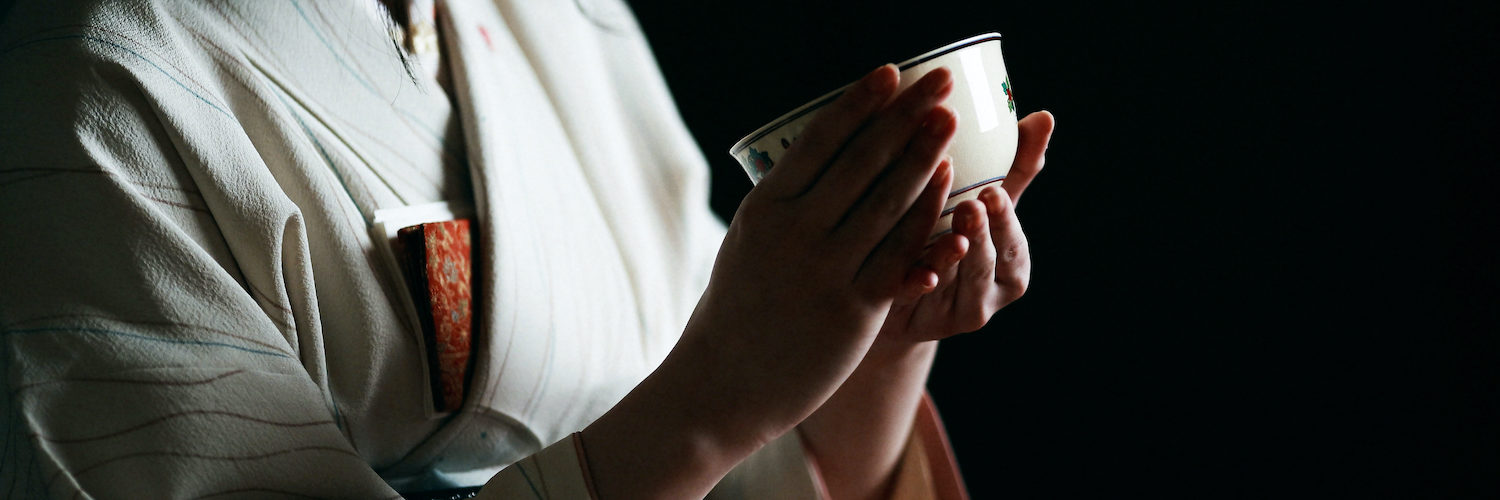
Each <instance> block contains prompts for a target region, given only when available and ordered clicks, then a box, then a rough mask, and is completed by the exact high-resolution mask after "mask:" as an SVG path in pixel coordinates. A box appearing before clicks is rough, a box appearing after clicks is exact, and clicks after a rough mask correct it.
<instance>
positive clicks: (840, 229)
mask: <svg viewBox="0 0 1500 500" xmlns="http://www.w3.org/2000/svg"><path fill="white" fill-rule="evenodd" d="M957 128H958V116H957V115H954V114H953V111H952V110H950V109H948V108H947V107H944V106H938V107H937V108H934V109H932V110H931V111H929V112H928V114H927V121H926V123H925V124H924V125H923V126H922V131H921V132H919V133H918V134H917V137H915V138H913V139H912V140H911V143H910V144H909V145H907V147H906V151H905V152H904V153H903V154H902V155H901V157H900V158H898V159H897V160H896V162H895V163H894V164H892V165H891V166H890V168H889V169H887V170H886V173H885V174H884V175H882V176H880V177H879V178H878V179H877V180H876V181H875V183H874V184H873V185H871V186H870V188H869V190H868V192H867V193H866V194H865V196H864V197H863V198H861V199H860V200H859V201H858V202H856V203H855V204H854V206H853V207H851V208H850V209H849V212H848V214H847V215H845V216H844V217H843V222H841V223H840V224H839V225H838V226H837V227H835V228H834V232H835V234H836V235H837V236H838V237H839V238H840V239H841V240H847V241H849V242H850V243H852V244H854V245H858V248H865V247H864V246H863V245H871V246H873V244H874V243H875V242H877V241H879V240H880V239H881V238H883V237H884V236H885V234H886V233H887V232H890V230H891V227H893V226H895V225H896V222H897V221H899V220H901V218H902V217H904V216H905V214H906V213H907V211H908V209H909V208H910V207H911V204H912V202H914V201H916V199H917V196H918V195H921V194H922V188H921V186H922V184H923V181H925V180H926V179H929V178H931V177H932V171H933V169H934V168H936V166H937V164H938V162H939V160H940V159H941V158H942V157H943V155H944V153H945V152H946V151H947V149H948V143H949V142H950V141H952V140H953V134H954V133H955V131H956V130H957Z"/></svg>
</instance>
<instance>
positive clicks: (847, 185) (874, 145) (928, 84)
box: [808, 68, 953, 227]
mask: <svg viewBox="0 0 1500 500" xmlns="http://www.w3.org/2000/svg"><path fill="white" fill-rule="evenodd" d="M952 91H953V77H952V75H951V74H950V73H949V72H948V70H946V69H943V68H938V69H936V70H933V71H932V72H930V73H928V74H927V76H924V77H922V79H921V80H917V82H916V83H914V84H912V86H911V88H908V89H906V91H905V92H902V93H901V95H899V96H897V97H896V99H895V100H894V101H892V102H891V104H890V105H888V106H886V107H885V108H884V109H882V110H881V111H880V112H879V113H877V114H876V115H875V118H873V119H871V120H870V122H869V123H868V124H867V125H866V126H865V127H864V128H862V129H860V131H859V132H858V133H856V134H855V136H854V137H853V138H851V139H850V140H849V143H848V145H846V146H845V147H844V149H842V150H840V151H839V153H838V156H837V157H835V158H834V160H833V164H832V165H829V166H828V170H827V172H825V173H824V174H823V176H822V177H819V178H818V179H817V181H816V182H815V183H814V184H813V186H812V188H811V189H810V190H809V191H808V199H810V200H816V201H817V203H820V204H821V205H822V206H823V207H824V208H823V209H822V210H818V211H817V212H815V213H825V214H831V215H832V216H833V218H832V219H830V220H827V221H825V222H827V223H828V224H829V226H830V227H832V226H836V225H838V224H839V223H840V222H841V221H843V219H844V215H845V214H846V213H849V208H850V207H852V206H854V204H855V203H856V201H857V200H859V199H861V198H863V197H865V195H866V192H867V191H868V190H869V189H870V188H871V186H872V185H873V184H875V183H876V179H880V178H882V177H883V174H884V173H885V172H886V170H887V167H890V166H891V165H892V163H893V162H895V161H896V160H897V158H899V157H901V156H902V153H903V151H905V150H906V149H908V145H909V144H911V143H912V142H914V141H913V139H914V137H913V136H914V135H915V134H916V133H917V131H918V129H919V128H921V127H922V125H923V123H924V122H927V121H928V119H929V118H930V113H931V112H932V110H933V108H935V107H937V105H938V104H939V103H941V102H942V101H943V99H946V98H947V97H948V94H949V93H951V92H952ZM950 114H951V113H950ZM929 130H930V129H929ZM942 142H943V144H944V145H946V144H947V141H946V139H944V140H943V141H942ZM933 163H936V158H933V161H932V162H931V163H926V164H923V165H920V166H921V167H923V168H927V167H931V166H932V165H933ZM900 179H901V180H905V181H910V180H912V179H913V177H912V176H911V175H903V176H900ZM922 184H923V182H922V181H921V180H917V181H916V182H913V183H912V184H911V185H909V186H906V187H907V188H909V189H910V191H911V192H920V191H921V189H922ZM902 212H905V209H904V207H902V208H901V210H898V211H896V215H895V216H894V217H891V219H890V220H892V221H894V220H896V219H897V218H900V214H901V213H902Z"/></svg>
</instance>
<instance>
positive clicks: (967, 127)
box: [729, 33, 1017, 236]
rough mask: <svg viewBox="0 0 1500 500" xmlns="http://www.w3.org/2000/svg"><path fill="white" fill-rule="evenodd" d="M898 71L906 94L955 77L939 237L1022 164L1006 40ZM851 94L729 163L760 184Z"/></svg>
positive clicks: (788, 117) (817, 103) (780, 121)
mask: <svg viewBox="0 0 1500 500" xmlns="http://www.w3.org/2000/svg"><path fill="white" fill-rule="evenodd" d="M896 67H897V68H898V69H900V70H901V85H900V87H899V88H900V89H901V90H904V89H906V87H908V86H910V85H911V84H913V83H916V81H917V80H920V79H921V78H922V75H925V74H927V72H928V71H932V70H934V69H937V68H940V67H946V68H948V69H949V71H952V72H953V93H952V94H951V95H950V96H949V97H948V101H947V105H948V106H949V107H951V108H953V110H954V111H956V112H957V113H958V116H959V120H958V131H957V132H956V134H955V135H954V138H953V142H952V143H951V144H950V145H949V146H948V155H949V156H952V157H953V187H952V190H951V191H949V192H948V202H947V204H946V205H945V206H944V207H943V217H942V218H941V219H940V220H939V221H938V224H937V227H936V228H935V229H934V230H933V235H934V236H936V235H940V234H942V233H945V232H948V231H949V230H951V227H952V221H953V218H952V217H951V215H952V213H953V209H954V207H956V206H958V204H959V203H961V202H963V201H964V200H972V199H974V198H976V197H977V196H979V191H980V189H982V188H984V187H985V186H988V185H991V184H997V185H998V184H999V183H1000V182H1001V181H1003V180H1005V174H1006V173H1007V172H1009V171H1010V165H1011V162H1012V161H1014V160H1015V157H1016V135H1017V129H1016V103H1015V100H1014V98H1013V96H1012V92H1011V86H1010V76H1009V74H1008V73H1006V71H1005V61H1004V59H1003V58H1002V57H1001V53H1000V34H999V33H986V34H983V35H979V36H975V37H970V38H967V39H964V40H960V41H957V42H953V43H951V44H948V45H946V46H943V47H941V48H938V49H936V50H933V51H931V52H928V53H926V54H922V55H920V56H917V57H914V58H911V59H908V60H907V61H905V62H902V63H901V64H898V65H896ZM847 88H848V86H845V87H843V88H840V89H838V90H835V91H833V92H830V93H828V94H826V95H824V96H823V97H820V98H818V99H816V100H814V101H812V102H809V103H807V104H804V105H802V106H801V107H798V108H796V109H794V110H792V111H791V112H789V113H787V114H785V115H782V116H781V118H777V119H776V120H775V121H772V122H771V123H769V124H766V125H765V126H762V127H761V128H759V129H756V130H755V132H752V133H751V134H750V135H747V136H745V138H744V139H740V141H739V142H737V143H735V144H734V147H731V148H730V149H729V154H730V156H733V157H734V158H735V159H736V160H739V162H740V166H742V167H744V168H745V173H748V174H750V180H751V182H755V183H759V182H760V179H761V178H762V177H765V175H766V173H767V172H770V170H771V168H772V167H774V166H775V165H776V162H777V161H780V160H781V156H782V154H783V153H785V152H786V150H787V149H788V148H790V147H791V145H792V143H793V142H795V141H796V140H797V136H798V135H800V134H801V133H802V129H803V128H805V127H807V124H808V122H810V121H812V117H813V116H814V115H816V114H817V111H818V110H819V109H821V108H822V107H823V106H824V105H827V104H828V103H830V102H833V100H834V99H836V98H838V96H839V95H840V94H842V93H843V92H844V89H847Z"/></svg>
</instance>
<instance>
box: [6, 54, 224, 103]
mask: <svg viewBox="0 0 1500 500" xmlns="http://www.w3.org/2000/svg"><path fill="white" fill-rule="evenodd" d="M73 39H84V40H92V41H95V42H99V43H102V44H105V45H109V46H111V47H115V48H117V49H120V50H123V51H126V52H129V53H130V54H131V55H133V56H136V57H139V58H140V59H141V60H142V61H146V64H150V65H151V67H153V68H156V70H157V71H160V72H161V74H162V75H165V76H166V77H167V78H168V79H170V80H172V83H175V84H177V86H179V87H182V90H186V91H188V93H189V94H192V95H193V97H197V98H198V100H200V101H203V103H204V104H207V105H208V106H209V107H211V108H214V111H218V112H219V113H221V114H223V115H224V116H226V117H228V118H229V119H231V120H233V119H234V115H231V114H229V112H228V111H225V110H224V108H221V107H219V106H218V105H217V104H214V103H213V101H210V100H208V98H207V97H203V94H199V93H198V92H197V91H194V90H193V89H192V88H190V87H188V86H187V84H185V83H182V80H178V79H177V77H174V76H172V74H171V73H168V72H167V70H165V69H163V68H162V67H161V65H159V64H156V61H152V60H151V59H150V58H148V57H146V56H143V55H141V53H140V52H136V51H134V50H130V48H129V47H125V46H124V45H120V44H118V43H114V42H111V41H109V40H105V39H102V38H97V37H92V36H88V35H66V36H56V37H51V38H42V39H39V40H32V41H29V42H26V43H22V44H20V45H16V46H14V47H11V48H10V50H7V51H6V53H9V52H10V51H13V50H15V49H18V48H21V47H23V46H26V45H31V44H33V43H41V42H48V41H55V40H73ZM0 55H4V54H0Z"/></svg>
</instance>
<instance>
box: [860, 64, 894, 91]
mask: <svg viewBox="0 0 1500 500" xmlns="http://www.w3.org/2000/svg"><path fill="white" fill-rule="evenodd" d="M889 67H892V65H891V64H890V63H886V64H882V65H880V67H877V68H875V69H874V70H872V71H870V72H869V73H868V74H866V75H865V77H864V78H861V79H860V81H862V82H864V85H865V87H866V88H868V89H870V90H873V91H884V90H886V89H888V88H889V87H891V85H890V82H891V81H890V79H888V78H880V77H878V76H876V75H879V74H880V73H882V72H884V71H885V69H886V68H889ZM897 79H900V73H899V72H898V73H897Z"/></svg>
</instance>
